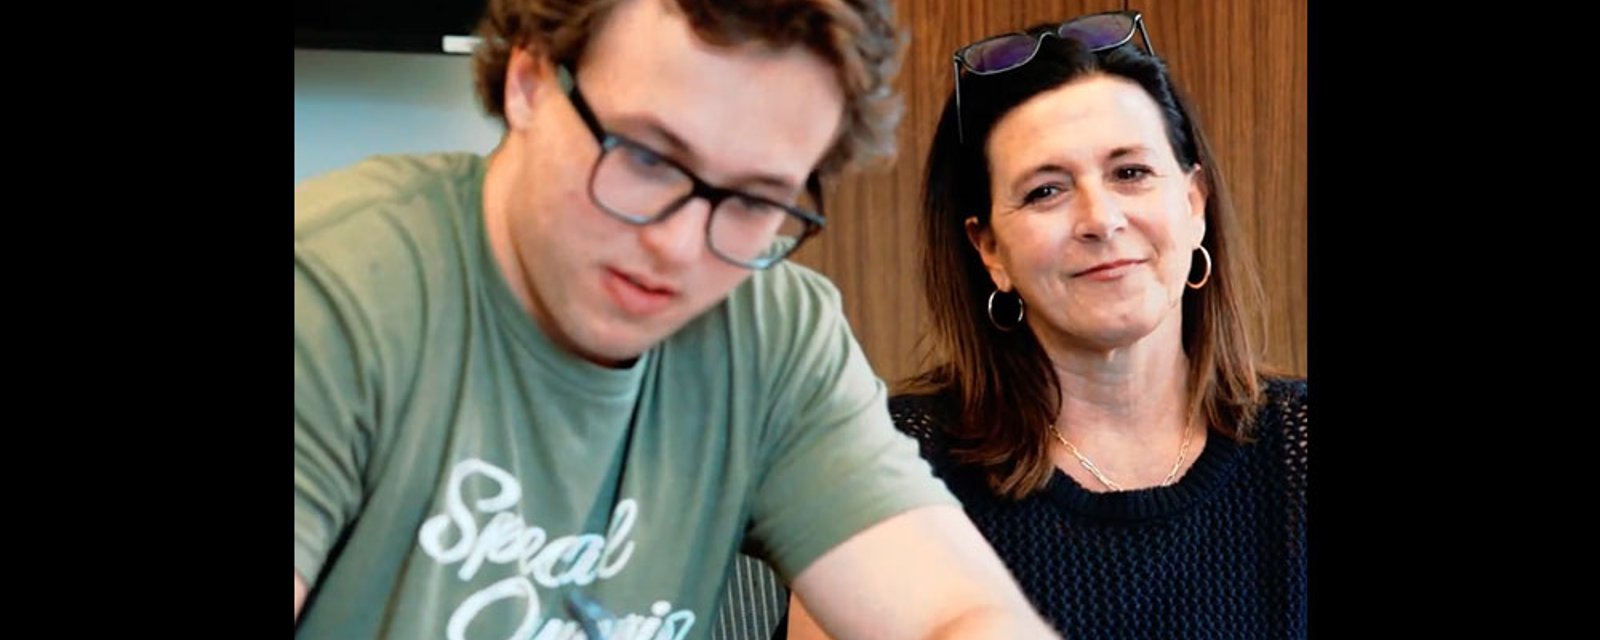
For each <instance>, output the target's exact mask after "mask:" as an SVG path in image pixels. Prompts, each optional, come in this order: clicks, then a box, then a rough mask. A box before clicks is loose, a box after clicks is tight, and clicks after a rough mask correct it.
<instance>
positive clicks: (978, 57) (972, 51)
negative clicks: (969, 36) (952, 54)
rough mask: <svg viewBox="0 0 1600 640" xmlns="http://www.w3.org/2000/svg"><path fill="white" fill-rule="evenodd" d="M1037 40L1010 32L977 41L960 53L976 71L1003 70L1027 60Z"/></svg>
mask: <svg viewBox="0 0 1600 640" xmlns="http://www.w3.org/2000/svg"><path fill="white" fill-rule="evenodd" d="M1037 45H1038V40H1036V39H1035V38H1034V37H1033V36H1028V35H1022V34H1012V35H1008V36H1000V37H998V38H990V39H988V40H984V41H983V42H979V43H977V44H974V45H972V46H970V47H967V50H966V51H963V52H962V53H961V57H962V59H963V60H965V61H966V63H967V67H968V68H970V69H972V70H973V71H976V72H978V73H994V72H996V71H1005V70H1006V69H1010V68H1012V67H1015V66H1017V65H1020V64H1022V63H1024V62H1027V61H1028V58H1030V57H1032V56H1033V52H1034V48H1035V47H1036V46H1037Z"/></svg>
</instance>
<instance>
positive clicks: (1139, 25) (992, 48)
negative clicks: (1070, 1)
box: [951, 11, 1156, 142]
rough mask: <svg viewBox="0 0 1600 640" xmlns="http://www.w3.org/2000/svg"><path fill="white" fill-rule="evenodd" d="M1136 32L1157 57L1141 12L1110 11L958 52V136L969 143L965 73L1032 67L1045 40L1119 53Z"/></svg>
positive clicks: (979, 43)
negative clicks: (963, 94)
mask: <svg viewBox="0 0 1600 640" xmlns="http://www.w3.org/2000/svg"><path fill="white" fill-rule="evenodd" d="M1134 32H1138V34H1139V38H1140V39H1142V40H1144V50H1145V51H1147V52H1149V53H1150V55H1152V56H1154V55H1156V50H1155V48H1154V47H1151V46H1150V34H1149V33H1148V32H1146V31H1145V29H1144V16H1143V15H1142V14H1140V13H1139V12H1138V11H1107V12H1105V13H1094V14H1089V15H1086V16H1079V17H1076V18H1073V19H1071V20H1068V21H1066V22H1063V23H1061V26H1059V27H1056V28H1054V29H1047V30H1044V31H1040V32H1038V33H1022V32H1016V33H1005V34H1001V35H997V36H990V37H987V38H984V39H982V40H979V41H977V42H974V43H972V44H969V45H967V46H965V47H961V48H960V49H956V52H955V55H954V56H952V58H953V60H952V63H951V64H952V65H954V69H955V77H956V86H955V92H956V134H957V135H958V136H959V139H960V140H961V141H962V142H966V132H965V131H964V129H965V127H964V126H963V125H962V122H961V72H962V70H963V69H965V70H966V72H967V73H973V74H977V75H980V76H991V75H994V74H997V73H1005V72H1007V71H1010V70H1012V69H1016V68H1017V67H1020V66H1022V65H1025V64H1028V62H1029V61H1031V60H1033V57H1034V56H1036V55H1039V47H1041V46H1043V44H1044V38H1045V36H1052V35H1053V36H1056V37H1058V38H1068V39H1072V40H1077V41H1078V42H1081V43H1083V46H1084V47H1085V48H1087V49H1088V50H1089V52H1090V53H1095V52H1099V51H1105V50H1107V49H1115V48H1117V47H1120V46H1122V45H1125V44H1128V42H1129V41H1131V40H1133V34H1134Z"/></svg>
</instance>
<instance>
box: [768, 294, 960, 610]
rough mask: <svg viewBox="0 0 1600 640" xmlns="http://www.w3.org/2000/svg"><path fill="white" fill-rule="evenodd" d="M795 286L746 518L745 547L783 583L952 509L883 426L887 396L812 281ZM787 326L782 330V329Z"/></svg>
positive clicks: (834, 302)
mask: <svg viewBox="0 0 1600 640" xmlns="http://www.w3.org/2000/svg"><path fill="white" fill-rule="evenodd" d="M802 275H803V276H804V277H801V278H798V283H797V284H798V286H797V287H796V289H797V291H795V294H796V295H795V296H794V297H795V298H797V300H796V302H795V304H794V305H793V308H791V309H790V314H789V315H790V317H791V318H793V319H795V320H796V322H795V323H794V324H792V325H789V326H788V327H786V328H787V329H789V330H791V331H793V332H794V333H793V335H794V336H795V337H794V341H795V343H794V347H793V349H792V350H791V351H790V357H789V358H787V360H788V361H787V362H786V363H783V364H782V365H781V366H782V367H783V369H784V371H785V372H786V373H785V375H782V376H778V377H777V378H776V384H777V385H779V386H778V388H776V389H774V390H773V393H774V395H776V396H777V397H779V398H781V399H782V400H780V406H784V407H787V408H788V410H787V411H786V412H784V414H782V415H785V416H787V419H786V420H785V424H779V425H775V428H774V429H773V433H774V434H775V435H774V436H773V437H774V438H775V442H774V446H773V447H772V449H771V450H770V453H769V454H768V455H769V457H768V464H767V467H766V470H765V472H764V475H763V477H762V479H761V480H760V483H759V485H758V486H757V488H756V493H755V496H754V498H753V501H752V502H753V505H752V509H751V527H750V537H751V539H752V542H753V546H754V550H755V552H757V553H759V554H760V555H763V556H765V557H766V558H767V560H768V562H770V563H771V564H772V565H773V567H774V568H776V569H777V570H778V572H779V573H780V574H781V575H783V576H784V578H785V579H786V580H792V579H793V578H794V577H795V576H796V575H798V574H799V573H800V572H801V571H803V570H804V569H805V568H806V567H808V566H810V565H811V563H812V562H813V561H815V560H816V559H817V557H819V556H821V555H822V554H823V553H825V552H827V551H828V550H829V549H831V548H833V547H834V546H836V545H838V544H839V543H841V542H844V541H845V540H847V539H849V538H850V537H851V536H853V535H855V534H857V533H859V532H861V531H863V530H866V529H868V528H870V527H871V526H872V525H874V524H877V523H879V522H882V521H883V520H885V519H888V518H889V517H891V516H894V515H897V514H900V513H903V512H905V511H908V510H911V509H913V508H917V507H921V506H927V505H958V504H959V503H958V502H957V501H956V499H955V498H954V497H953V496H952V495H951V494H950V493H949V491H948V490H947V489H946V488H945V486H944V484H943V483H942V482H940V481H939V480H938V479H936V478H935V477H934V476H933V475H932V474H931V472H930V470H929V466H928V464H927V463H926V462H925V461H924V460H923V458H922V457H921V456H920V455H919V453H918V449H917V443H916V441H915V440H913V439H912V438H910V437H909V436H907V435H905V434H903V433H901V432H899V431H897V430H896V429H895V428H894V425H893V423H892V422H891V421H890V418H889V411H888V405H887V389H886V387H885V385H884V384H883V381H882V380H881V379H879V378H878V377H877V375H876V374H875V373H874V372H873V371H872V369H871V367H870V365H869V364H868V362H867V359H866V356H865V354H864V353H863V352H862V350H861V347H860V345H859V344H858V343H857V341H856V339H855V337H854V335H853V334H852V332H851V330H850V327H849V325H848V323H847V322H846V320H845V317H844V315H843V312H842V310H841V305H840V304H839V294H838V291H837V289H835V288H834V287H833V285H832V284H831V283H828V282H827V281H826V280H824V279H823V278H822V277H821V276H820V275H816V274H812V273H805V274H802ZM784 324H788V323H784Z"/></svg>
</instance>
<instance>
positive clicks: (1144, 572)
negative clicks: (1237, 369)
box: [890, 380, 1307, 640]
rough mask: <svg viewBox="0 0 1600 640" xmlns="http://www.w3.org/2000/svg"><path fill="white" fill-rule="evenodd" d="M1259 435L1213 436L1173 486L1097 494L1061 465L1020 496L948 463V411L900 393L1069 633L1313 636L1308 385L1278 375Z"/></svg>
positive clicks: (1034, 591)
mask: <svg viewBox="0 0 1600 640" xmlns="http://www.w3.org/2000/svg"><path fill="white" fill-rule="evenodd" d="M1267 394H1268V398H1269V402H1267V403H1266V405H1265V407H1264V408H1263V409H1262V410H1261V412H1260V414H1259V417H1258V418H1257V422H1256V431H1255V437H1256V439H1255V440H1254V441H1252V442H1250V443H1249V444H1246V445H1239V444H1237V443H1235V442H1234V441H1233V440H1231V439H1229V438H1227V437H1222V436H1219V435H1217V434H1215V433H1213V434H1211V437H1210V438H1207V439H1206V445H1205V448H1204V449H1203V450H1202V451H1201V453H1200V455H1199V457H1197V458H1196V459H1195V461H1194V464H1193V466H1191V467H1190V469H1189V471H1188V472H1187V473H1185V474H1184V475H1183V477H1182V478H1180V479H1179V480H1178V482H1176V483H1174V484H1172V485H1171V486H1167V487H1156V488H1150V489H1141V490H1135V491H1128V492H1119V493H1091V492H1089V491H1088V490H1086V489H1084V488H1083V487H1082V486H1080V485H1079V484H1078V483H1077V481H1075V480H1073V479H1072V478H1071V477H1070V476H1067V475H1066V474H1064V473H1062V472H1061V471H1060V470H1059V469H1058V470H1056V472H1055V474H1054V476H1053V477H1052V478H1051V479H1050V482H1049V485H1048V486H1046V487H1045V488H1044V489H1043V490H1042V491H1039V492H1037V493H1034V494H1032V495H1030V496H1029V497H1027V498H1025V499H1023V500H1021V501H1019V502H1013V501H1010V500H1006V499H1004V498H1000V497H997V496H995V495H994V493H993V492H991V491H989V490H988V488H987V487H986V485H985V484H984V481H983V478H982V476H981V475H980V474H979V472H978V471H977V469H975V468H972V467H957V466H955V465H953V464H952V463H951V461H950V459H949V457H948V455H947V454H946V450H947V441H946V438H945V436H944V435H943V434H944V430H945V429H946V428H947V425H949V424H951V421H952V420H953V419H954V417H955V413H954V411H953V405H951V404H950V403H949V402H948V401H946V400H944V399H942V398H940V397H933V396H896V397H895V398H893V399H892V400H891V401H890V411H891V413H892V414H893V416H894V419H895V424H896V425H897V426H899V428H900V429H901V430H902V431H905V432H907V433H909V434H911V435H913V436H915V437H916V438H917V439H918V440H919V441H920V442H921V443H922V453H923V456H924V457H926V458H928V460H929V461H930V462H931V463H932V464H933V466H934V468H935V471H936V472H937V473H938V474H939V475H940V476H941V477H943V478H944V479H945V482H946V483H947V484H948V485H949V486H950V489H951V490H952V491H953V492H954V493H955V494H956V496H957V497H958V498H960V499H961V501H962V503H963V504H964V506H965V508H966V511H967V515H969V516H970V517H971V518H972V519H973V521H974V522H975V523H976V524H977V526H978V529H979V530H980V531H982V532H983V534H984V536H985V537H986V538H988V540H989V542H990V544H992V545H994V547H995V550H996V551H997V552H999V554H1000V557H1001V559H1003V560H1004V561H1005V563H1006V565H1007V566H1008V567H1009V568H1010V569H1011V572H1012V575H1013V576H1015V577H1016V579H1017V581H1018V582H1019V583H1020V584H1021V586H1022V589H1023V591H1024V592H1025V593H1026V594H1027V595H1028V598H1029V599H1030V600H1032V602H1033V605H1034V607H1035V608H1037V609H1038V610H1039V613H1040V614H1041V615H1043V616H1044V617H1045V619H1046V620H1048V621H1050V622H1051V623H1052V624H1054V625H1055V627H1056V628H1057V629H1058V630H1059V631H1060V632H1061V633H1062V634H1064V635H1065V636H1066V637H1068V638H1074V639H1077V638H1084V639H1091V638H1160V639H1169V638H1226V639H1229V640H1240V639H1247V638H1272V639H1279V638H1304V637H1305V636H1306V446H1307V435H1306V423H1307V419H1306V383H1305V381H1304V380H1272V381H1270V382H1269V384H1268V385H1267Z"/></svg>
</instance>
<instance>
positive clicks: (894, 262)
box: [794, 0, 1306, 382]
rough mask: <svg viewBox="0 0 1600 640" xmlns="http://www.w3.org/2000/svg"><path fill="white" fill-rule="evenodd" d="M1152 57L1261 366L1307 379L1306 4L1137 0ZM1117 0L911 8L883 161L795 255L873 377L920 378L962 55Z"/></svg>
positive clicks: (846, 192)
mask: <svg viewBox="0 0 1600 640" xmlns="http://www.w3.org/2000/svg"><path fill="white" fill-rule="evenodd" d="M1129 4H1130V8H1133V9H1137V10H1139V11H1141V12H1143V13H1144V15H1145V21H1146V27H1147V29H1148V30H1149V32H1150V38H1151V40H1152V42H1153V44H1154V46H1155V49H1156V51H1157V53H1159V54H1160V55H1161V56H1162V57H1163V58H1164V59H1166V60H1167V61H1168V64H1169V66H1170V67H1171V68H1172V71H1173V73H1174V75H1175V76H1176V77H1177V79H1178V82H1179V84H1180V85H1181V87H1182V89H1183V90H1184V91H1185V92H1186V93H1187V94H1188V95H1189V97H1190V99H1191V100H1192V101H1193V102H1194V104H1195V107H1196V110H1197V111H1198V114H1197V117H1198V119H1199V120H1200V122H1201V123H1202V124H1203V126H1204V127H1205V130H1206V133H1207V134H1208V135H1209V136H1210V138H1211V142H1212V145H1213V147H1214V151H1215V153H1216V154H1217V156H1218V158H1217V160H1218V162H1219V163H1220V164H1221V165H1222V170H1223V175H1224V178H1225V179H1226V180H1227V182H1228V186H1229V188H1230V189H1231V191H1232V195H1233V198H1234V205H1235V208H1236V210H1237V212H1238V215H1239V218H1240V219H1239V223H1240V227H1241V228H1242V230H1243V231H1244V235H1245V239H1246V241H1247V244H1248V245H1249V246H1250V247H1251V249H1252V251H1253V252H1254V254H1255V258H1256V260H1257V262H1258V264H1259V265H1260V268H1261V275H1262V281H1263V285H1264V287H1265V291H1266V296H1267V308H1266V309H1265V316H1266V318H1267V326H1266V344H1265V345H1264V346H1265V357H1266V360H1267V362H1269V363H1272V364H1274V365H1277V366H1279V367H1282V368H1284V369H1287V370H1289V371H1291V372H1294V373H1298V374H1301V375H1304V374H1305V372H1306V355H1305V354H1306V290H1305V283H1306V6H1305V0H1207V1H1206V2H1196V1H1194V0H1140V1H1134V2H1130V3H1129ZM1121 7H1122V3H1121V2H1120V1H1118V0H1109V1H1107V0H1101V1H1088V0H1077V1H1073V0H1008V1H1005V2H997V1H984V0H915V1H911V2H902V3H901V4H900V5H899V10H898V11H899V19H900V22H901V24H902V25H905V26H907V27H908V28H909V29H910V33H911V41H910V47H909V50H908V51H907V56H906V59H905V63H904V66H903V67H902V71H901V74H900V76H899V78H898V79H897V81H896V84H897V86H898V87H899V88H900V89H901V90H902V91H903V92H904V94H905V97H906V113H905V119H904V121H903V122H902V123H901V128H900V142H899V156H898V159H897V161H896V162H895V163H894V164H892V165H891V166H888V167H884V168H881V169H877V170H874V171H871V172H868V173H865V174H858V175H854V176H850V177H846V178H844V179H842V180H840V181H839V184H837V185H834V186H833V187H832V188H830V189H829V193H828V197H827V209H828V216H829V221H828V229H827V231H825V232H824V233H823V234H822V235H821V236H819V237H818V238H817V239H816V240H814V241H813V242H812V243H810V244H808V245H807V246H806V247H805V248H803V249H801V251H800V252H798V253H797V254H796V256H795V258H794V259H795V260H796V261H798V262H800V263H801V264H805V265H807V266H810V267H812V268H815V269H817V270H819V271H821V272H822V273H824V274H826V275H827V276H829V277H830V278H831V279H833V281H834V283H835V284H837V285H838V287H839V290H840V293H841V295H842V296H843V300H844V310H845V314H846V316H847V317H848V318H849V320H850V323H851V327H852V329H853V330H854V332H855V334H856V336H857V338H858V339H859V340H860V341H861V344H862V347H863V349H864V350H865V351H866V354H867V357H868V359H869V360H871V362H872V365H873V367H874V368H875V369H876V370H877V372H878V374H879V375H880V376H882V377H883V378H884V379H885V380H888V381H890V382H893V381H896V380H899V379H900V378H902V377H904V376H908V375H911V374H913V373H916V371H917V370H918V369H919V368H920V366H921V361H920V360H919V358H920V356H921V355H922V351H921V350H920V349H919V343H918V341H919V338H920V337H921V336H922V333H923V331H924V329H925V327H926V322H927V315H928V314H927V310H926V306H925V304H924V302H923V296H922V294H921V289H920V286H921V285H920V284H919V282H918V275H917V272H918V269H919V265H918V255H919V254H918V237H919V236H918V233H917V219H918V208H919V206H920V199H921V195H920V194H921V180H922V177H921V174H922V169H923V161H924V159H925V157H926V155H927V152H928V147H929V145H930V144H931V142H932V136H933V130H934V126H935V124H936V123H937V121H938V117H939V110H940V108H941V107H942V106H943V104H944V100H945V97H946V96H947V95H948V94H949V92H950V88H951V85H952V79H951V67H950V55H951V52H953V51H954V50H955V49H956V48H957V47H959V46H961V45H963V44H966V43H968V42H971V41H974V40H977V39H979V38H982V37H984V36H987V35H991V34H994V33H998V32H1002V31H1009V30H1015V29H1019V28H1022V27H1025V26H1027V25H1029V24H1032V23H1035V22H1045V21H1058V20H1063V19H1065V18H1067V17H1070V16H1074V15H1080V14H1084V13H1091V12H1095V11H1107V10H1115V9H1120V8H1121Z"/></svg>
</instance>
